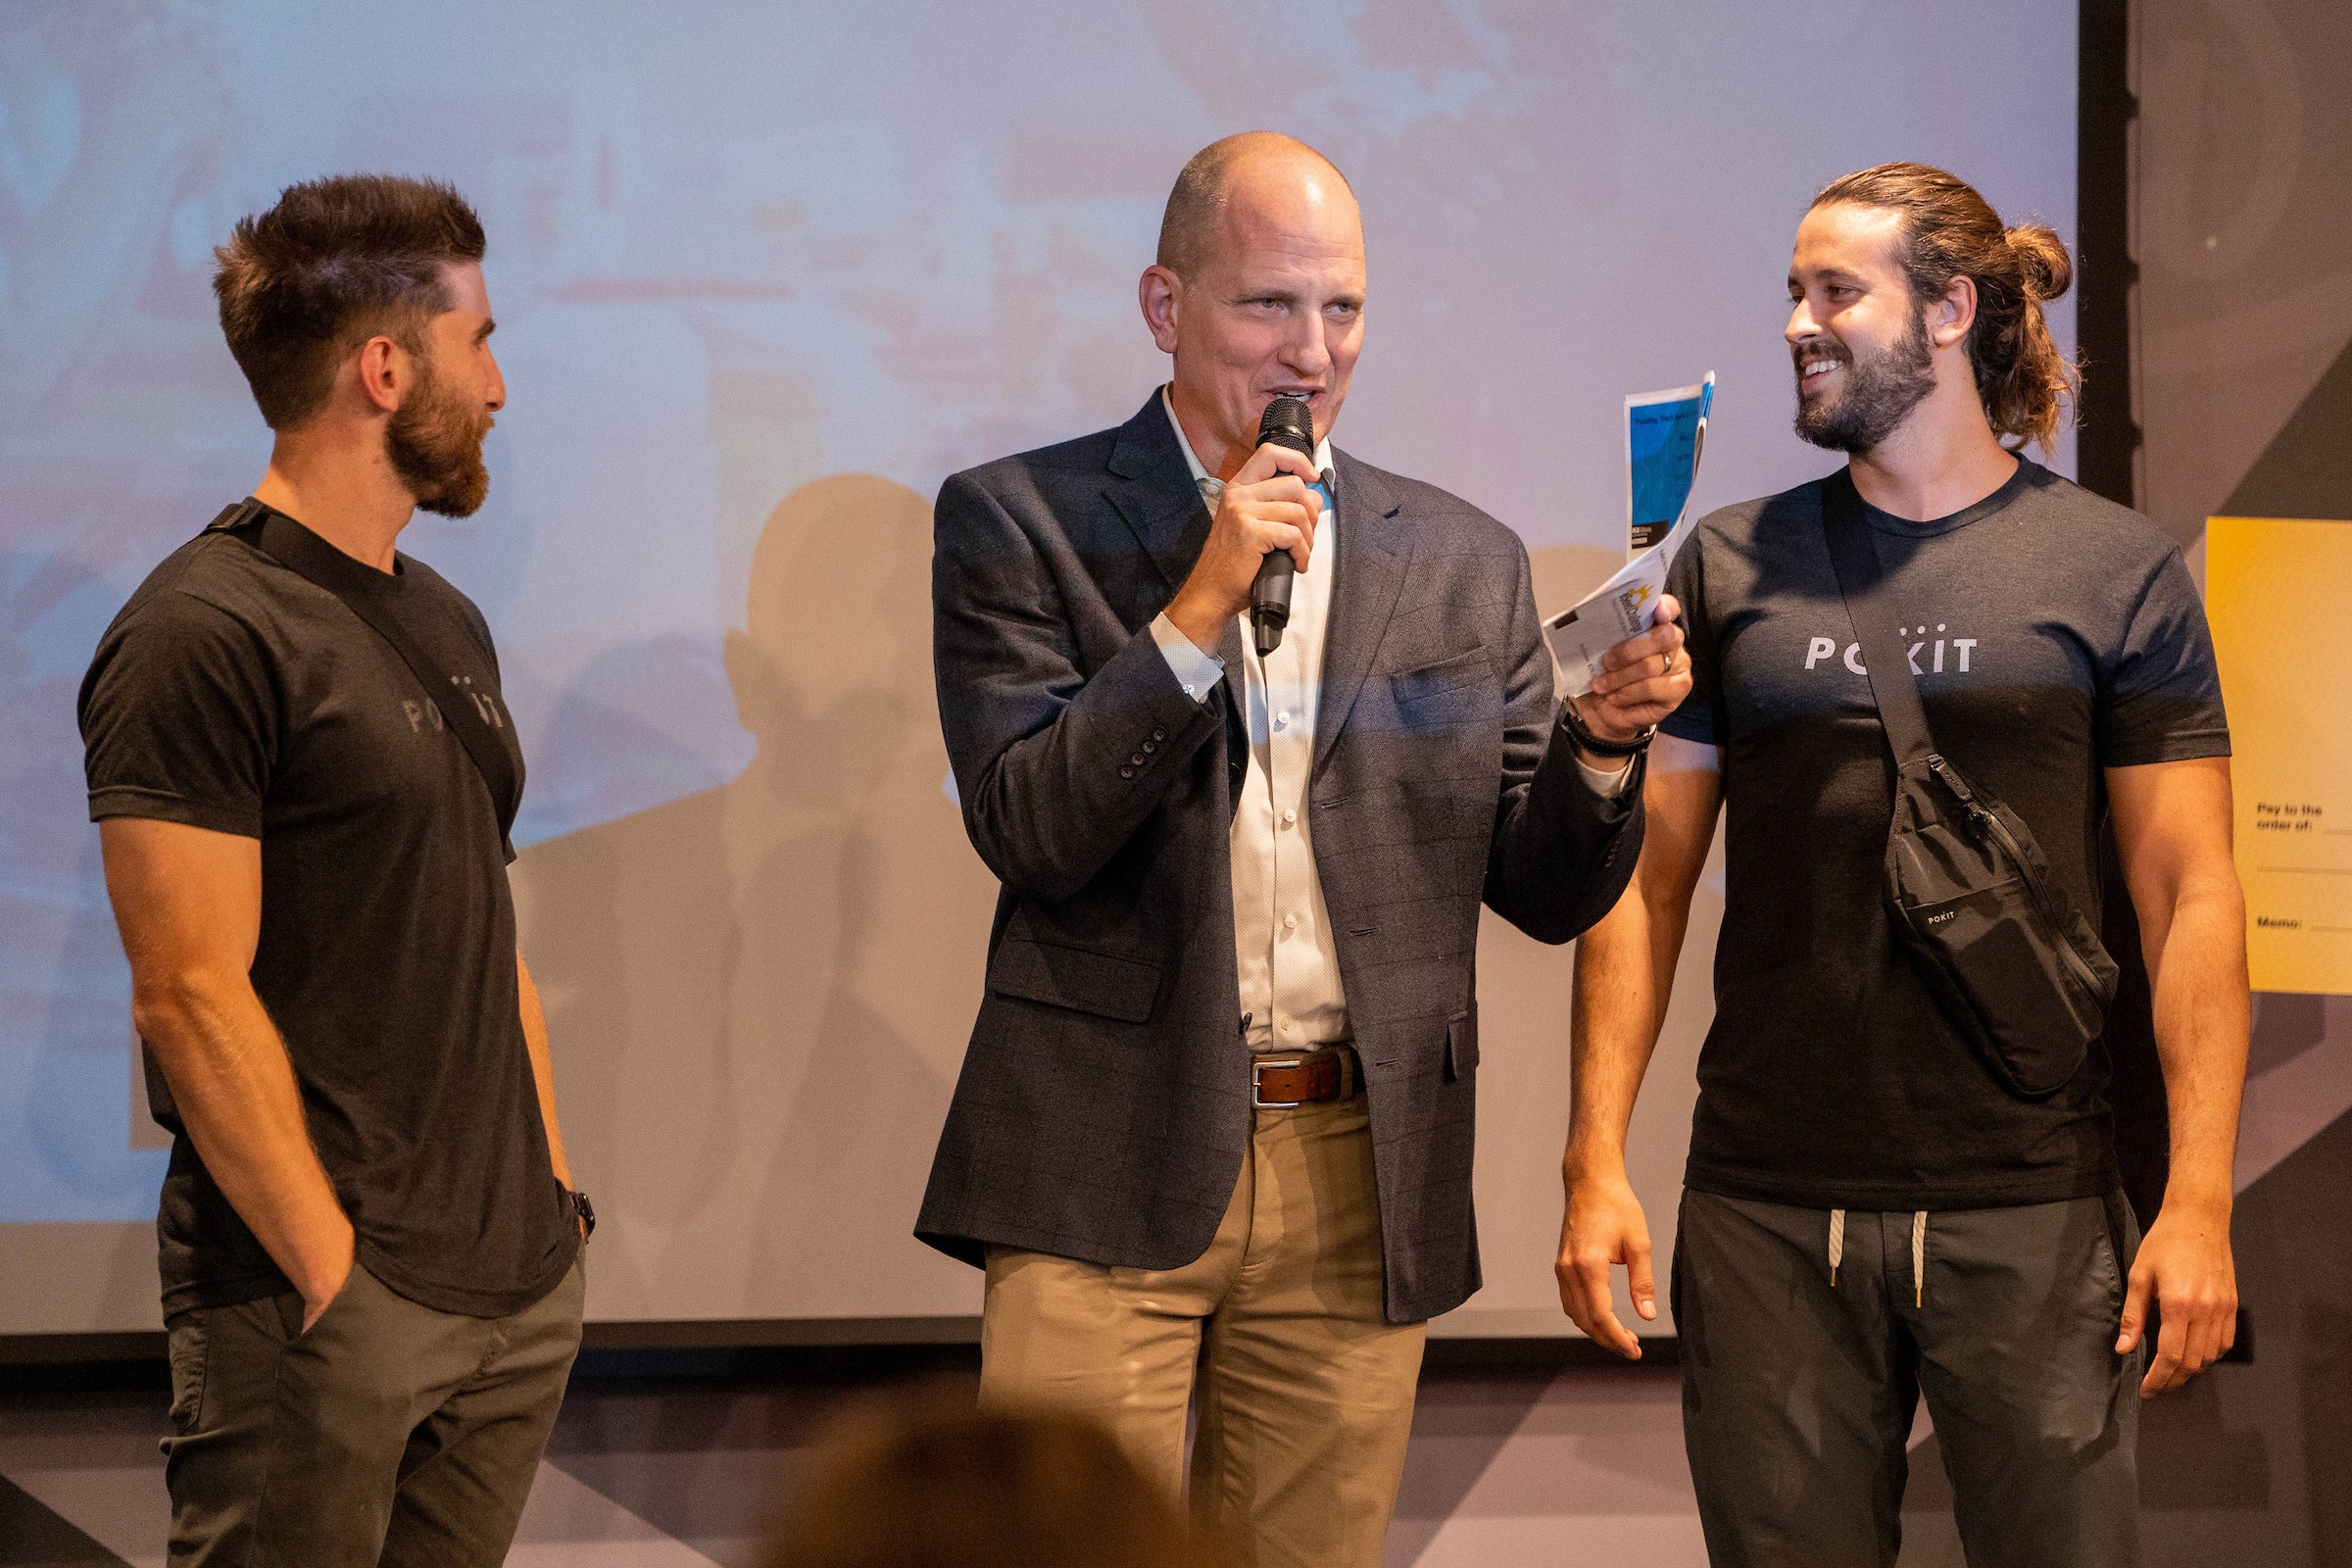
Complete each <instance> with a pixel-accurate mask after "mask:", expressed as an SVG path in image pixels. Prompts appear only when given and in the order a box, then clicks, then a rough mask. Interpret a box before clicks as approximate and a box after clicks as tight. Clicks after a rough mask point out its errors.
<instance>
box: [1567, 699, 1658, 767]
mask: <svg viewBox="0 0 2352 1568" xmlns="http://www.w3.org/2000/svg"><path fill="white" fill-rule="evenodd" d="M1560 727H1561V728H1563V729H1565V730H1566V731H1567V732H1568V738H1569V739H1570V740H1572V741H1574V742H1576V744H1577V749H1578V750H1580V751H1584V752H1590V753H1591V754H1592V755H1593V756H1594V757H1639V756H1641V755H1642V753H1643V752H1646V751H1648V750H1649V743H1650V741H1651V739H1652V738H1654V737H1655V736H1656V735H1657V733H1658V726H1657V725H1655V724H1652V725H1650V726H1649V727H1648V728H1647V729H1644V730H1642V732H1641V733H1640V734H1638V735H1636V736H1635V737H1634V738H1633V739H1632V740H1630V741H1604V740H1602V739H1601V738H1600V737H1599V736H1597V735H1595V734H1593V731H1592V730H1590V729H1588V728H1587V727H1586V726H1585V718H1584V715H1583V714H1582V713H1579V712H1578V711H1576V700H1575V699H1574V698H1568V699H1565V700H1564V701H1562V702H1561V704H1560Z"/></svg>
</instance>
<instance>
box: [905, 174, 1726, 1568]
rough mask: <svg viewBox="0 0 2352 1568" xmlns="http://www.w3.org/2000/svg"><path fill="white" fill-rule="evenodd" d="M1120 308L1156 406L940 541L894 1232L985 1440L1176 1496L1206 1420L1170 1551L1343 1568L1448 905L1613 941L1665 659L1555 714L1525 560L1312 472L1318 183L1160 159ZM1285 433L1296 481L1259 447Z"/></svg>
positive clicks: (1403, 1263) (1440, 1089) (1288, 465)
mask: <svg viewBox="0 0 2352 1568" xmlns="http://www.w3.org/2000/svg"><path fill="white" fill-rule="evenodd" d="M1141 296H1142V305H1143V311H1144V316H1145V319H1146V320H1147V322H1148V323H1149V325H1150V326H1151V328H1152V334H1153V337H1154V340H1155V341H1156V342H1157V343H1158V345H1159V347H1160V348H1161V349H1162V350H1163V351H1166V352H1168V353H1170V354H1172V355H1173V356H1174V359H1175V373H1174V378H1173V380H1172V381H1171V382H1170V384H1169V385H1168V386H1166V387H1164V388H1162V389H1160V390H1157V391H1154V392H1153V393H1152V395H1151V397H1150V398H1148V399H1147V400H1146V401H1145V403H1144V406H1143V407H1142V408H1141V409H1140V410H1139V411H1138V412H1137V413H1136V415H1135V417H1133V418H1131V419H1129V420H1128V421H1127V422H1126V423H1125V424H1124V425H1122V426H1120V427H1118V428H1117V429H1113V430H1105V431H1102V432H1100V433H1098V434H1095V435H1091V436H1086V437H1082V438H1081V439H1079V440H1076V441H1072V442H1068V443H1065V444H1064V445H1061V446H1056V447H1049V448H1046V449H1044V450H1042V451H1038V452H1031V453H1025V454H1023V455H1021V456H1018V457H1013V458H1007V459H1005V460H1003V461H1001V462H998V463H994V464H990V465H988V466H984V467H980V468H976V469H973V470H971V471H969V472H965V473H959V474H957V475H956V476H955V477H953V478H951V479H950V480H949V481H948V482H947V484H946V486H945V487H944V488H943V489H942V490H941V492H940V498H939V504H938V507H937V510H936V512H935V515H934V534H935V553H934V557H933V578H932V591H933V624H934V638H935V641H934V656H935V662H936V665H937V670H938V678H939V696H940V712H941V715H942V721H943V725H944V727H945V730H946V734H947V743H948V753H949V756H950V758H951V760H953V762H954V764H955V770H956V786H957V789H958V792H959V794H960V796H961V800H962V806H963V815H964V823H965V827H966V829H967V830H968V831H969V833H970V835H971V839H972V843H973V844H974V846H975V847H977V849H978V850H979V852H980V855H981V858H983V859H984V860H986V861H987V863H988V865H989V866H990V868H991V869H992V870H994V871H995V872H996V874H997V876H998V878H999V879H1000V881H1001V882H1002V884H1003V892H1002V894H1001V896H1000V897H999V900H998V904H997V912H996V919H995V922H994V927H993V929H992V930H991V932H990V934H989V965H988V985H987V994H986V996H985V998H984V1000H983V1001H982V1004H981V1007H980V1015H979V1019H978V1022H977V1024H976V1026H975V1027H974V1030H973V1033H972V1040H971V1044H970V1047H969V1050H968V1052H967V1054H966V1056H965V1059H964V1066H963V1072H962V1075H961V1078H960V1081H959V1082H958V1084H957V1086H956V1098H955V1102H954V1105H953V1107H952V1109H951V1110H950V1113H949V1117H948V1123H947V1127H946V1131H945V1133H944V1134H943V1136H942V1138H941V1141H940V1146H939V1152H938V1155H937V1158H936V1160H935V1162H934V1165H933V1167H932V1174H931V1183H930V1189H929V1192H928V1194H927V1196H926V1198H925V1201H924V1203H923V1207H922V1213H921V1215H920V1218H919V1219H918V1221H917V1226H916V1231H917V1234H918V1235H919V1236H921V1237H922V1239H923V1240H925V1241H927V1242H929V1243H931V1244H932V1245H934V1246H936V1247H939V1248H942V1249H943V1250H947V1251H949V1252H951V1253H953V1254H954V1255H956V1256H957V1257H961V1258H965V1259H967V1260H969V1261H971V1262H974V1263H977V1264H981V1265H983V1266H985V1268H986V1269H987V1274H988V1287H987V1298H986V1307H985V1312H984V1317H983V1328H982V1360H983V1367H982V1384H981V1392H982V1397H983V1398H984V1399H985V1400H987V1401H989V1402H991V1403H993V1404H999V1405H1010V1404H1040V1403H1047V1404H1057V1405H1062V1406H1066V1407H1075V1408H1079V1409H1083V1410H1085V1411H1087V1412H1089V1413H1091V1414H1093V1415H1096V1416H1098V1417H1100V1418H1101V1419H1103V1420H1104V1421H1106V1422H1107V1423H1109V1424H1110V1426H1111V1427H1112V1428H1113V1430H1114V1431H1116V1432H1117V1433H1118V1434H1119V1436H1120V1437H1121V1438H1122V1440H1123V1441H1125V1442H1126V1444H1127V1445H1128V1446H1129V1447H1130V1448H1131V1450H1132V1451H1134V1452H1135V1453H1136V1455H1137V1456H1138V1457H1139V1458H1140V1459H1141V1460H1143V1461H1144V1462H1145V1463H1146V1465H1147V1466H1148V1467H1149V1468H1150V1469H1151V1470H1152V1472H1153V1473H1155V1474H1157V1475H1158V1476H1160V1477H1161V1478H1162V1480H1163V1481H1164V1483H1165V1484H1166V1485H1167V1486H1168V1487H1169V1488H1170V1489H1171V1490H1173V1489H1175V1488H1177V1487H1179V1486H1180V1485H1181V1484H1182V1479H1183V1477H1184V1475H1185V1473H1186V1469H1187V1455H1186V1453H1185V1447H1184V1442H1185V1432H1186V1418H1187V1411H1188V1408H1189V1407H1190V1405H1191V1404H1192V1402H1193V1400H1194V1399H1195V1398H1196V1397H1198V1400H1199V1410H1200V1422H1199V1435H1198V1438H1197V1440H1196V1443H1195V1446H1194V1449H1193V1452H1192V1454H1191V1456H1190V1474H1191V1489H1192V1494H1193V1500H1194V1504H1195V1510H1196V1517H1197V1518H1199V1519H1200V1520H1201V1522H1202V1523H1203V1525H1204V1526H1205V1527H1206V1528H1208V1529H1209V1530H1211V1531H1212V1532H1213V1533H1214V1534H1215V1535H1216V1536H1217V1537H1218V1538H1220V1540H1221V1541H1222V1543H1223V1544H1225V1546H1226V1547H1227V1549H1228V1550H1230V1551H1231V1552H1232V1553H1233V1554H1234V1555H1235V1557H1236V1558H1237V1560H1239V1561H1241V1562H1244V1563H1251V1564H1299V1565H1306V1564H1313V1565H1315V1568H1335V1565H1341V1568H1345V1565H1354V1564H1360V1565H1363V1568H1371V1565H1373V1564H1375V1563H1377V1561H1378V1560H1379V1555H1380V1547H1381V1542H1382V1539H1383V1537H1384V1535H1385V1533H1386V1530H1387V1525H1388V1519H1389V1513H1390V1510H1391V1508H1392V1506H1393V1504H1394V1501H1395V1497H1396V1492H1397V1481H1398V1478H1399V1476H1400V1474H1401V1472H1402V1467H1403V1458H1404V1448H1405V1439H1406V1435H1407V1432H1408V1430H1409V1428H1410V1425H1411V1416H1412V1404H1413V1391H1414V1385H1415V1381H1416V1379H1417V1376H1418V1373H1419V1369H1420V1362H1421V1349H1422V1343H1423V1338H1424V1334H1425V1328H1426V1323H1427V1320H1428V1319H1429V1318H1430V1317H1431V1316H1432V1315H1434V1314H1436V1313H1439V1312H1443V1311H1445V1310H1446V1309H1447V1308H1449V1307H1452V1306H1454V1305H1456V1304H1458V1303H1459V1302H1460V1301H1462V1300H1463V1299H1465V1298H1467V1297H1468V1296H1469V1295H1470V1294H1471V1292H1473V1291H1475V1290H1476V1289H1477V1288H1478V1284H1479V1263H1478V1242H1477V1236H1476V1233H1475V1230H1474V1227H1473V1223H1472V1216H1471V1139H1472V1117H1473V1107H1474V1101H1475V1096H1476V1088H1477V1081H1478V1049H1479V1047H1478V1007H1477V999H1476V996H1475V994H1474V987H1473V962H1474V957H1475V954H1476V950H1477V940H1478V919H1479V913H1478V911H1479V905H1480V903H1481V902H1482V900H1483V901H1484V902H1485V903H1486V904H1487V905H1488V906H1489V907H1492V908H1494V909H1495V910H1496V911H1497V912H1499V913H1500V914H1502V915H1503V916H1504V917H1505V918H1507V919H1509V920H1510V921H1511V922H1512V923H1513V924H1515V925H1517V926H1518V927H1520V929H1522V930H1524V931H1526V932H1528V933H1529V934H1530V935H1532V936H1535V937H1537V938H1538V939H1540V940H1542V941H1545V942H1565V941H1567V940H1569V939H1570V938H1572V937H1574V936H1576V935H1577V934H1578V933H1579V932H1580V931H1582V930H1584V929H1585V928H1586V927H1587V926H1589V925H1591V924H1593V922H1594V921H1596V920H1597V919H1599V917H1600V916H1601V915H1602V914H1604V913H1606V912H1607V911H1608V909H1609V908H1610V907H1611V906H1612V905H1614V904H1615V902H1616V900H1617V897H1618V895H1619V894H1620V893H1621V892H1623V890H1624V888H1625V886H1626V883H1627V879H1628V877H1629V876H1630V874H1631V873H1632V871H1633V868H1634V862H1635V859H1636V857H1637V855H1638V853H1639V850H1640V847H1641V837H1642V809H1641V798H1642V797H1641V787H1640V780H1641V773H1642V762H1641V748H1642V745H1643V744H1644V743H1645V742H1646V739H1647V727H1648V726H1649V725H1651V724H1653V723H1654V722H1655V721H1656V720H1657V719H1658V718H1660V717H1662V716H1663V715H1664V714H1665V713H1667V712H1669V711H1672V710H1673V708H1674V706H1675V705H1676V703H1678V702H1679V701H1680V700H1681V696H1682V694H1683V692H1684V691H1686V690H1687V689H1688V686H1689V675H1688V663H1689V661H1688V660H1687V659H1686V658H1684V657H1683V656H1682V654H1681V652H1680V649H1681V644H1682V634H1681V630H1680V628H1679V627H1678V626H1675V625H1673V624H1672V623H1671V613H1669V614H1668V615H1666V616H1664V617H1662V618H1661V621H1660V623H1659V624H1657V625H1655V626H1653V627H1652V628H1651V629H1650V630H1649V631H1647V632H1645V633H1643V634H1642V636H1641V637H1639V638H1637V639H1635V640H1634V641H1633V642H1630V643H1628V644H1627V645H1625V646H1624V647H1622V648H1620V649H1618V650H1616V651H1614V652H1613V653H1612V655H1611V667H1610V670H1609V672H1608V673H1607V674H1606V675H1605V676H1604V677H1603V679H1602V681H1601V683H1600V685H1599V686H1598V687H1597V688H1596V693H1595V695H1594V696H1593V697H1590V698H1587V699H1582V700H1580V706H1579V707H1577V708H1575V709H1570V708H1566V707H1564V706H1563V705H1562V704H1560V703H1558V702H1557V701H1555V699H1554V694H1553V688H1552V670H1551V663H1550V660H1549V657H1548V656H1547V655H1546V653H1545V652H1544V646H1543V642H1542V638H1541V635H1540V632H1539V628H1538V624H1537V618H1536V608H1535V600H1534V596H1533V593H1532V592H1531V589H1530V574H1529V566H1528V559H1527V552H1526V549H1525V548H1524V546H1522V544H1521V543H1520V541H1519V539H1518V537H1517V536H1516V535H1514V534H1513V533H1512V532H1511V531H1510V530H1509V529H1507V528H1505V527H1503V526H1502V525H1501V524H1500V523H1498V522H1496V521H1495V520H1494V519H1493V518H1491V517H1489V516H1487V515H1484V514H1483V513H1480V512H1479V511H1477V510H1476V509H1475V508H1473V507H1470V506H1469V505H1467V504H1465V503H1464V502H1461V501H1459V500H1457V499H1455V498H1454V497H1452V496H1450V495H1447V494H1446V493H1445V492H1444V491H1442V490H1438V489H1436V488H1434V487H1432V486H1430V485H1426V484H1421V483H1418V482H1416V481H1414V480H1411V479H1405V478H1401V477H1399V476H1397V475H1396V474H1392V473H1386V472H1383V471H1382V470H1381V469H1378V468H1375V467H1372V466H1369V465H1368V464H1364V463H1359V462H1357V461H1356V460H1355V459H1354V458H1352V457H1350V456H1349V455H1348V454H1347V453H1345V452H1339V451H1335V450H1333V449H1332V448H1331V447H1330V445H1329V439H1328V437H1329V432H1330V429H1331V425H1332V423H1333V422H1334V421H1335V420H1336V419H1337V417H1338V416H1339V413H1340V406H1341V403H1342V401H1343V400H1344V398H1345V396H1346V392H1347V387H1348V377H1349V374H1350V372H1351V371H1352V369H1353V367H1354V363H1355V359H1356V354H1357V350H1358V348H1359V347H1360V344H1361V340H1362V329H1363V306H1364V267H1363V239H1362V232H1361V228H1360V222H1359V220H1358V217H1357V212H1356V206H1355V201H1354V197H1353V194H1352V192H1350V190H1349V189H1348V184H1347V181H1346V180H1345V179H1344V178H1343V177H1342V176H1341V175H1340V173H1339V171H1338V170H1337V169H1335V168H1333V167H1332V165H1331V164H1330V163H1329V162H1328V161H1327V160H1325V159H1324V158H1323V157H1322V156H1321V155H1319V154H1317V153H1315V152H1314V151H1313V150H1312V149H1309V148H1307V147H1305V146H1303V145H1302V144H1300V143H1298V142H1295V141H1292V140H1290V139H1289V138H1287V137H1280V136H1275V135H1271V134H1268V133H1262V132H1261V133H1253V134H1250V135H1246V136H1241V137H1234V138H1228V139H1227V140H1226V141H1222V142H1219V143H1216V144H1214V145H1213V146H1211V147H1209V148H1207V149H1204V150H1203V151H1202V152H1201V154H1200V155H1198V156H1197V157H1195V158H1194V159H1193V161H1192V162H1191V163H1190V164H1188V165H1187V166H1186V169H1185V171H1184V172H1183V173H1182V174H1181V175H1180V176H1179V178H1178V180H1177V183H1176V187H1175V190H1174V192H1173V193H1172V194H1171V196H1170V198H1169V203H1168V213H1167V218H1166V220H1165V221H1164V222H1163V225H1162V230H1161V236H1160V249H1159V256H1158V259H1157V261H1156V263H1155V264H1154V265H1153V266H1152V268H1150V269H1148V270H1146V271H1145V273H1144V276H1143V280H1142V285H1141ZM1281 393H1291V394H1294V395H1297V396H1299V397H1301V398H1303V399H1304V400H1305V401H1306V403H1307V404H1308V407H1309V410H1310V412H1311V413H1312V415H1313V421H1314V426H1315V435H1316V437H1317V441H1318V450H1317V453H1316V456H1315V460H1314V461H1313V462H1311V463H1310V462H1308V461H1307V460H1305V459H1304V458H1302V457H1301V456H1299V454H1297V453H1293V452H1290V451H1287V450H1284V449H1282V448H1280V447H1276V446H1271V445H1269V446H1265V447H1259V446H1258V444H1257V436H1256V432H1257V427H1258V419H1259V416H1260V414H1261V412H1262V411H1263V409H1264V408H1265V406H1266V405H1267V403H1269V402H1270V401H1271V400H1272V398H1273V397H1275V396H1276V395H1278V394H1281ZM1495 457H1496V460H1497V461H1502V460H1503V457H1504V455H1502V454H1496V455H1495ZM1326 470H1328V471H1330V472H1331V473H1332V474H1333V475H1334V476H1335V477H1336V481H1337V482H1336V485H1332V486H1328V487H1327V486H1325V485H1324V483H1323V482H1322V475H1323V473H1324V472H1325V471H1326ZM1333 491H1336V495H1334V494H1333V493H1331V492H1333ZM1276 550H1285V551H1288V552H1289V553H1290V554H1291V555H1292V557H1293V559H1294V561H1295V563H1296V564H1297V567H1298V574H1297V577H1296V584H1295V590H1294V602H1293V606H1292V613H1291V620H1290V623H1289V627H1288V629H1287V631H1286V632H1285V634H1284V636H1283V639H1282V642H1281V644H1280V646H1279V647H1278V648H1277V649H1275V650H1274V651H1273V652H1272V653H1270V654H1268V655H1267V656H1265V657H1263V658H1260V657H1259V656H1258V654H1257V653H1256V652H1255V650H1254V648H1253V647H1252V646H1250V644H1249V642H1248V640H1247V639H1246V638H1245V632H1244V627H1245V620H1244V612H1245V611H1246V610H1247V607H1248V605H1249V598H1250V583H1251V581H1252V579H1253V578H1254V576H1255V575H1256V572H1257V569H1258V566H1259V564H1260V563H1261V561H1262V560H1263V559H1264V557H1265V556H1266V555H1267V554H1269V553H1270V552H1272V551H1276Z"/></svg>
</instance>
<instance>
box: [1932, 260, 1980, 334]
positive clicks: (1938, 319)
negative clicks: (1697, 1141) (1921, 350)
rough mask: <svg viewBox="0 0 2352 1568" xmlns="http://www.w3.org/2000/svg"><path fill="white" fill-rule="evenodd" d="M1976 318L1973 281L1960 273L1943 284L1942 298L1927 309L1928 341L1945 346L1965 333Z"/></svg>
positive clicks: (1974, 322)
mask: <svg viewBox="0 0 2352 1568" xmlns="http://www.w3.org/2000/svg"><path fill="white" fill-rule="evenodd" d="M1976 320H1977V280H1976V279H1975V278H1973V277H1970V276H1969V275H1968V274H1967V273H1965V272H1963V273H1961V274H1959V275H1958V276H1956V277H1954V278H1953V279H1952V280H1951V282H1950V283H1948V284H1946V285H1945V286H1944V290H1943V298H1942V299H1940V300H1937V301H1936V305H1935V307H1934V308H1933V309H1932V310H1930V311H1929V312H1928V341H1929V342H1931V343H1933V344H1935V345H1936V347H1937V348H1939V349H1948V348H1950V347H1951V346H1952V345H1953V344H1955V343H1958V342H1961V341H1962V340H1964V339H1965V338H1966V337H1967V336H1968V329H1969V328H1970V327H1971V326H1974V325H1975V324H1976Z"/></svg>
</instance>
